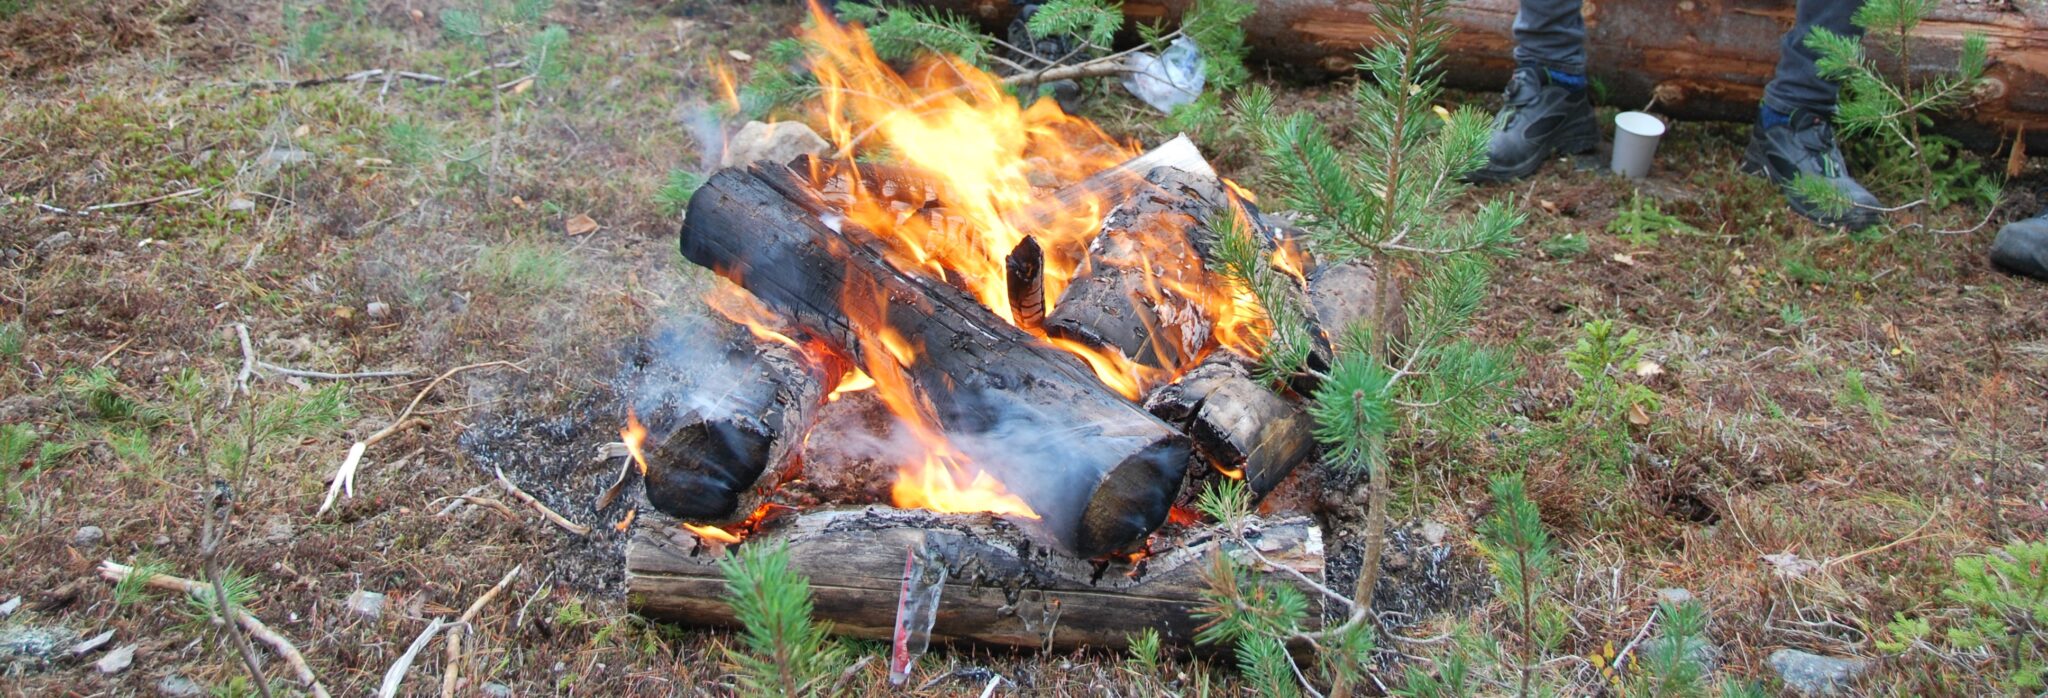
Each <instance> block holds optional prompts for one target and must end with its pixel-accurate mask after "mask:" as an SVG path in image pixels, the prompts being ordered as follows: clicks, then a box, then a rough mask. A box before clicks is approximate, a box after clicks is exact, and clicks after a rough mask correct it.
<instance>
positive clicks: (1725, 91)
mask: <svg viewBox="0 0 2048 698" xmlns="http://www.w3.org/2000/svg"><path fill="white" fill-rule="evenodd" d="M917 1H918V4H922V5H927V6H931V7H937V8H942V9H947V10H953V11H956V12H959V13H962V14H964V15H966V16H968V17H973V18H976V19H978V20H980V21H982V22H983V24H984V26H990V27H991V28H994V27H999V26H1002V25H1005V24H1007V23H1008V22H1009V21H1010V19H1011V16H1012V15H1014V14H1015V12H1016V10H1015V3H1012V2H1010V0H917ZM1194 2H1196V0H1126V1H1125V2H1124V3H1123V5H1122V6H1123V11H1124V15H1125V16H1126V17H1128V18H1129V19H1130V20H1131V22H1132V23H1133V24H1135V23H1138V22H1147V23H1149V22H1159V21H1165V22H1167V23H1168V26H1173V24H1174V23H1177V22H1178V21H1179V18H1180V15H1181V13H1182V12H1184V11H1185V10H1186V9H1187V8H1188V7H1189V6H1190V5H1192V4H1194ZM1517 6H1518V3H1517V0H1465V1H1462V2H1457V3H1453V4H1452V6H1451V8H1450V11H1449V12H1447V13H1446V14H1447V17H1446V19H1447V20H1448V21H1449V22H1450V23H1451V24H1452V25H1453V26H1454V27H1455V28H1456V29H1457V30H1458V31H1457V33H1456V34H1455V35H1453V36H1452V37H1451V39H1450V42H1449V43H1448V44H1447V45H1445V46H1444V51H1443V58H1444V62H1443V70H1444V77H1445V79H1446V81H1447V82H1448V83H1449V84H1450V85H1452V86H1455V87H1460V88H1466V89H1480V90H1497V89H1500V88H1501V87H1502V86H1503V85H1505V84H1507V80H1508V76H1509V73H1510V71H1512V70H1513V69H1514V65H1515V61H1514V56H1513V51H1514V37H1513V32H1512V27H1513V26H1514V20H1515V10H1516V7H1517ZM1793 7H1794V2H1793V0H1587V2H1586V3H1585V6H1584V10H1583V14H1584V15H1585V18H1586V35H1587V42H1586V43H1587V52H1588V65H1589V66H1590V68H1591V73H1592V77H1593V78H1594V79H1596V80H1598V81H1599V82H1600V84H1602V85H1605V86H1606V90H1607V95H1606V97H1605V100H1606V101H1607V102H1608V103H1610V104H1613V105H1616V106H1622V107H1625V108H1633V107H1636V106H1639V105H1643V104H1647V103H1649V101H1650V99H1651V98H1652V97H1653V96H1654V97H1656V99H1657V109H1658V110H1659V111H1662V112H1664V113H1667V114H1671V115H1673V116H1677V117H1680V118H1687V119H1719V120H1730V121H1748V120H1751V119H1754V118H1756V104H1757V100H1758V98H1760V97H1762V96H1763V89H1764V85H1765V83H1768V82H1770V79H1771V75H1772V73H1773V71H1774V70H1775V68H1776V66H1777V62H1778V55H1779V50H1780V49H1779V44H1780V42H1781V41H1782V40H1783V37H1784V33H1785V31H1786V29H1787V28H1789V27H1790V26H1791V24H1792V13H1793ZM1378 9H1379V8H1378V4H1377V3H1374V2H1371V1H1370V0H1259V2H1258V10H1257V11H1256V12H1255V13H1254V14H1253V15H1252V16H1251V17H1250V18H1248V19H1246V20H1245V21H1244V24H1243V27H1244V31H1245V38H1246V41H1247V44H1248V45H1249V46H1250V47H1251V49H1252V52H1253V55H1254V56H1255V57H1262V58H1266V59H1269V60H1273V61H1278V62H1282V63H1286V64H1291V65H1295V66H1300V67H1302V68H1305V69H1308V70H1310V71H1320V72H1331V73H1335V72H1348V71H1350V70H1353V66H1354V65H1355V64H1356V63H1357V62H1358V58H1357V55H1358V54H1359V53H1360V52H1361V51H1363V50H1364V49H1365V48H1366V47H1367V46H1370V45H1372V44H1373V43H1374V42H1376V41H1378V39H1379V36H1380V32H1379V30H1378V28H1377V27H1376V26H1374V24H1373V21H1372V20H1373V16H1374V14H1375V13H1376V12H1378ZM1973 32H1975V33H1982V34H1984V35H1985V37H1986V38H1987V39H1988V40H1989V44H1990V57H1991V66H1990V69H1989V70H1988V71H1987V72H1986V73H1985V76H1986V77H1987V78H1988V81H1987V83H1986V85H1985V87H1984V89H1983V90H1982V91H1981V92H1980V93H1979V95H1978V96H1979V100H1978V102H1977V104H1976V105H1975V106H1973V107H1971V108H1969V109H1966V110H1964V111H1963V112H1962V113H1961V114H1959V115H1958V116H1957V117H1956V118H1943V119H1937V120H1936V124H1935V128H1937V129H1939V130H1941V131H1945V132H1947V133H1950V134H1952V135H1955V136H1957V137H1959V138H1961V139H1962V140H1963V141H1964V142H1965V143H1967V144H1969V145H1971V146H1972V147H1977V148H1990V147H1994V146H1997V145H1999V144H2000V143H2001V141H2002V139H2009V137H2010V136H2011V135H2012V134H2013V133H2014V132H2016V131H2018V130H2019V129H2022V128H2024V129H2025V131H2026V133H2027V137H2028V141H2029V143H2030V145H2031V147H2033V148H2034V149H2036V150H2037V151H2039V150H2048V4H2044V3H2038V2H2009V3H2008V2H1995V3H1987V2H1959V1H1956V0H1944V1H1943V2H1941V3H1939V5H1938V7H1937V9H1936V10H1935V11H1934V13H1933V14H1932V16H1930V17H1929V18H1928V20H1927V21H1926V22H1923V23H1922V24H1921V25H1920V27H1919V29H1918V30H1916V31H1915V32H1914V34H1913V36H1912V38H1911V40H1910V41H1909V44H1910V50H1911V52H1912V54H1913V56H1914V61H1913V65H1911V66H1901V65H1897V64H1896V63H1895V62H1891V61H1889V60H1886V61H1884V62H1882V63H1881V64H1880V68H1881V69H1882V70H1883V71H1884V72H1885V73H1886V74H1887V75H1888V76H1889V77H1891V78H1893V79H1894V80H1896V79H1899V78H1901V77H1905V76H1907V75H1909V74H1910V75H1911V76H1912V78H1913V79H1914V80H1916V81H1924V80H1927V79H1930V78H1933V77H1935V76H1936V75H1938V74H1940V72H1941V71H1943V70H1948V69H1951V68H1952V67H1953V66H1954V65H1955V63H1956V55H1957V52H1958V51H1959V50H1960V49H1961V47H1962V43H1963V37H1964V36H1965V35H1967V34H1970V33H1973ZM1874 41H1875V39H1873V43H1872V48H1873V49H1874V50H1873V51H1872V53H1873V54H1875V53H1880V52H1881V51H1878V50H1875V49H1876V44H1875V43H1874Z"/></svg>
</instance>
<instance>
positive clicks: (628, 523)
mask: <svg viewBox="0 0 2048 698" xmlns="http://www.w3.org/2000/svg"><path fill="white" fill-rule="evenodd" d="M639 515H640V510H639V509H627V510H626V516H625V518H622V519H619V522H618V523H615V524H612V530H614V531H618V532H620V533H625V532H626V529H628V528H632V527H633V519H634V518H635V517H638V516H639Z"/></svg>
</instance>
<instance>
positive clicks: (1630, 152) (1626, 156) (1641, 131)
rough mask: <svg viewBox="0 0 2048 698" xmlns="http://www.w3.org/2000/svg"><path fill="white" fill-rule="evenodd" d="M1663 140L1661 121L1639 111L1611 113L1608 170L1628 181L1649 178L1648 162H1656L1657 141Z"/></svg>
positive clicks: (1662, 124)
mask: <svg viewBox="0 0 2048 698" xmlns="http://www.w3.org/2000/svg"><path fill="white" fill-rule="evenodd" d="M1663 137H1664V120H1663V119H1659V118H1657V117H1655V116H1651V115H1649V114H1645V113H1643V112H1639V111H1625V112H1622V113H1620V114H1615V115H1614V160H1613V161H1612V163H1610V167H1611V168H1612V169H1613V170H1614V173H1615V174H1618V175H1621V176H1623V177H1627V178H1629V179H1642V178H1643V177H1647V176H1649V174H1650V163H1651V162H1653V161H1655V160H1656V159H1657V158H1656V156H1657V141H1658V140H1659V139H1661V138H1663Z"/></svg>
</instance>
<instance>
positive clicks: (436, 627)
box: [377, 618, 448, 698]
mask: <svg viewBox="0 0 2048 698" xmlns="http://www.w3.org/2000/svg"><path fill="white" fill-rule="evenodd" d="M447 626H448V624H447V623H446V622H443V621H442V620H441V619H439V618H435V619H434V622H432V623H428V624H427V629H426V630H423V631H421V632H420V636H419V637H416V638H413V639H412V644H411V645H409V646H407V647H406V648H405V654H401V655H398V661H396V662H392V663H391V668H390V669H387V670H385V671H384V681H383V682H382V683H379V684H377V698H393V697H394V696H397V695H398V686H399V685H400V684H403V683H405V672H407V671H409V670H411V669H412V661H413V660H414V659H416V658H418V657H419V656H420V650H423V649H426V647H427V643H429V642H433V641H434V635H435V634H436V633H439V632H441V629H442V628H445V627H447Z"/></svg>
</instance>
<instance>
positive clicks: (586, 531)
mask: <svg viewBox="0 0 2048 698" xmlns="http://www.w3.org/2000/svg"><path fill="white" fill-rule="evenodd" d="M491 469H492V470H495V471H497V473H498V484H500V485H504V486H505V491H506V492H510V493H511V494H512V496H513V497H516V498H518V499H519V501H522V502H525V503H526V505H527V506H530V507H533V510H534V511H538V512H540V515H541V516H543V517H545V518H547V520H548V521H549V522H551V523H553V524H554V525H556V526H560V527H562V529H563V530H566V531H568V532H570V533H574V534H576V535H579V536H587V535H590V527H589V526H585V525H583V524H579V523H576V522H574V521H570V520H568V519H565V518H562V515H561V514H557V513H555V510H553V509H549V508H548V505H546V504H542V503H541V502H540V500H538V499H534V498H533V495H530V494H527V493H526V490H522V489H519V486H518V485H514V484H512V481H511V480H509V479H507V478H506V477H505V469H504V468H499V467H496V466H492V468H491Z"/></svg>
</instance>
